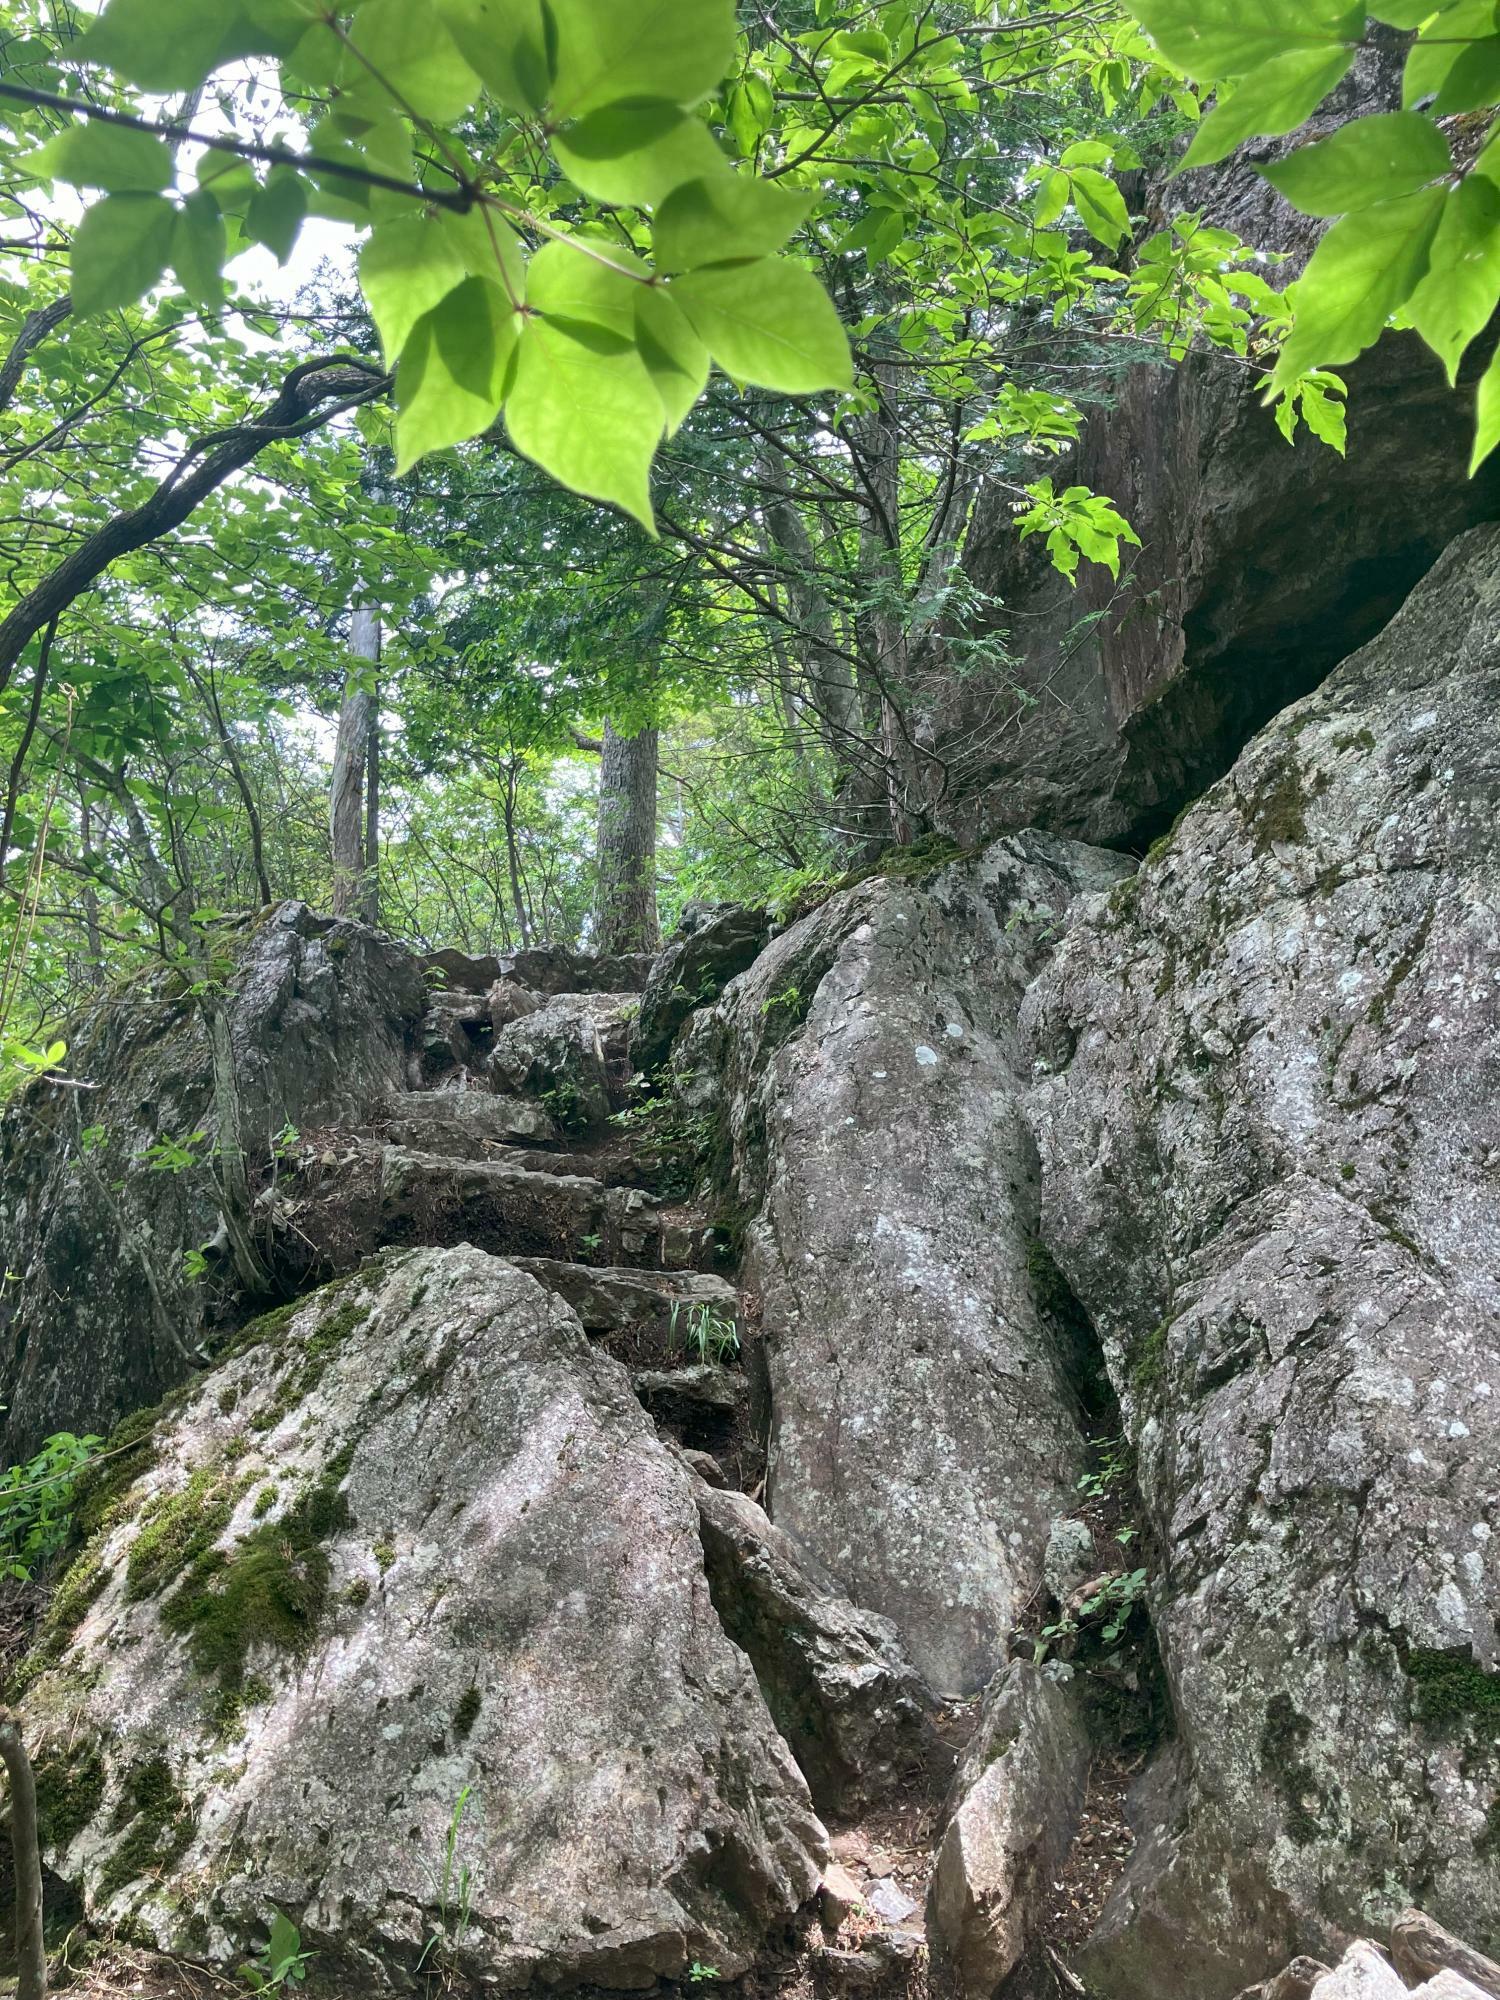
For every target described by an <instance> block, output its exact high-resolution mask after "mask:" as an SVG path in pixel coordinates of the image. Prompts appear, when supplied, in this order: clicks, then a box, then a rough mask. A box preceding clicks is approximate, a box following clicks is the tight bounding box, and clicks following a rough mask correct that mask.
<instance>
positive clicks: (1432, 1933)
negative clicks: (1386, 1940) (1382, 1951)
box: [1391, 1910, 1500, 2000]
mask: <svg viewBox="0 0 1500 2000" xmlns="http://www.w3.org/2000/svg"><path fill="white" fill-rule="evenodd" d="M1391 1959H1392V1962H1393V1963H1394V1965H1395V1967H1396V1970H1397V1971H1398V1972H1399V1973H1400V1974H1401V1976H1402V1978H1403V1979H1404V1980H1405V1981H1406V1983H1407V1984H1408V1985H1409V1986H1415V1985H1416V1984H1417V1983H1418V1981H1419V1980H1423V1979H1428V1978H1432V1977H1435V1976H1436V1975H1437V1974H1438V1973H1441V1972H1453V1973H1457V1974H1458V1975H1459V1976H1460V1977H1461V1978H1463V1979H1465V1980H1466V1981H1467V1982H1468V1983H1469V1984H1470V1985H1471V1986H1475V1987H1477V1988H1478V1989H1479V1990H1480V1992H1482V1993H1485V1994H1488V1995H1489V1996H1490V2000H1500V1964H1496V1962H1495V1960H1494V1959H1492V1958H1486V1957H1485V1955H1484V1953H1483V1952H1479V1951H1475V1950H1474V1948H1473V1946H1472V1945H1469V1944H1466V1943H1465V1942H1464V1941H1463V1939H1462V1938H1457V1937H1455V1936H1454V1935H1453V1933H1452V1932H1451V1931H1448V1930H1444V1928H1443V1926H1442V1925H1441V1924H1435V1923H1434V1922H1433V1921H1432V1918H1431V1917H1429V1916H1428V1915H1427V1914H1426V1912H1425V1911H1422V1910H1403V1911H1402V1912H1401V1914H1400V1916H1399V1917H1397V1919H1396V1921H1395V1922H1394V1923H1393V1924H1392V1925H1391Z"/></svg>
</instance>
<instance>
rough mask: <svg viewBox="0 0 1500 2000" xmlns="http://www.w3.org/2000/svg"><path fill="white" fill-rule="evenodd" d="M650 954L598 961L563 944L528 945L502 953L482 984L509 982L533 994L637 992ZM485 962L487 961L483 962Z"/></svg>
mask: <svg viewBox="0 0 1500 2000" xmlns="http://www.w3.org/2000/svg"><path fill="white" fill-rule="evenodd" d="M651 956H652V955H651V953H650V952H622V953H618V954H616V955H614V956H612V957H604V958H598V957H596V956H595V955H594V954H593V953H592V952H586V951H569V950H568V948H567V947H566V946H565V945H560V944H541V945H531V946H529V947H527V948H526V949H524V950H522V951H507V952H502V953H501V954H500V956H499V958H498V959H496V960H495V961H494V966H495V969H494V971H493V972H492V973H491V974H490V979H489V980H488V981H486V985H488V984H490V983H492V982H493V981H494V980H496V979H511V980H514V981H515V982H516V984H517V985H518V986H529V987H530V988H531V990H532V992H533V993H543V994H548V995H551V996H554V997H555V996H556V995H557V994H560V993H640V992H641V991H642V989H643V988H644V986H645V984H646V980H647V978H648V976H649V975H650V971H651ZM486 962H487V963H488V961H486Z"/></svg>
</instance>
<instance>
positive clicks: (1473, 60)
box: [1432, 35, 1500, 118]
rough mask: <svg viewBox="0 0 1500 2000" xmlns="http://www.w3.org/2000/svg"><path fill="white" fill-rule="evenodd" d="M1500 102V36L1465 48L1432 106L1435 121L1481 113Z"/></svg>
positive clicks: (1490, 37)
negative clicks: (1468, 112)
mask: <svg viewBox="0 0 1500 2000" xmlns="http://www.w3.org/2000/svg"><path fill="white" fill-rule="evenodd" d="M1497 99H1500V35H1486V36H1485V38H1484V40H1483V41H1482V42H1473V43H1471V44H1470V46H1469V47H1468V48H1466V49H1464V50H1463V51H1462V52H1461V53H1460V55H1459V58H1458V61H1457V62H1456V63H1455V64H1454V65H1453V67H1452V69H1450V70H1449V72H1448V74H1447V76H1446V77H1445V78H1444V80H1443V87H1442V89H1441V90H1440V91H1439V92H1438V94H1437V97H1436V99H1435V101H1434V103H1433V106H1432V115H1433V117H1434V118H1451V117H1453V116H1454V115H1455V114H1456V113H1458V112H1461V111H1478V110H1480V109H1481V108H1482V107H1483V106H1486V105H1490V104H1494V103H1495V102H1496V100H1497Z"/></svg>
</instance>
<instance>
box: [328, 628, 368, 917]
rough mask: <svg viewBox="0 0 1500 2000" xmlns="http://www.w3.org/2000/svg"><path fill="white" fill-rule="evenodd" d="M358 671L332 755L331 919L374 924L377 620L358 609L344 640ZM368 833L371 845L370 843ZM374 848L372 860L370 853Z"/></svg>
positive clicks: (348, 687) (348, 690)
mask: <svg viewBox="0 0 1500 2000" xmlns="http://www.w3.org/2000/svg"><path fill="white" fill-rule="evenodd" d="M349 650H350V652H351V653H352V654H353V655H354V658H355V660H356V662H358V664H357V665H355V666H354V667H353V668H352V669H351V671H350V674H349V678H348V680H347V682H346V683H345V687H344V700H343V706H342V707H341V708H340V709H339V733H338V737H337V740H336V742H335V744H334V751H333V783H332V786H331V788H330V798H329V807H328V827H329V834H330V837H331V840H332V846H333V913H334V915H335V916H336V917H363V918H364V919H365V920H366V921H367V922H371V923H373V922H374V920H375V916H376V914H377V911H378V903H379V884H378V881H377V879H376V867H375V863H376V862H378V858H379V826H378V823H377V824H375V825H374V827H373V828H372V825H371V821H372V818H373V812H372V807H374V808H376V809H378V801H379V781H378V778H376V777H374V776H373V775H372V773H371V766H372V762H373V758H372V749H373V744H374V733H375V715H376V707H377V699H376V695H375V692H374V689H373V686H372V684H371V678H370V675H369V672H368V668H369V667H370V666H371V665H373V664H374V663H375V662H376V661H378V660H379V658H380V614H379V612H378V611H376V610H374V609H372V608H371V607H370V606H369V605H365V604H361V605H359V606H358V607H357V608H356V610H355V613H354V622H353V625H352V627H351V630H350V634H349ZM372 832H373V836H374V838H373V841H372ZM372 845H373V847H374V855H373V857H372V853H371V849H372Z"/></svg>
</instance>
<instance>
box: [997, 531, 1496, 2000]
mask: <svg viewBox="0 0 1500 2000" xmlns="http://www.w3.org/2000/svg"><path fill="white" fill-rule="evenodd" d="M1497 714H1500V529H1494V528H1490V529H1481V530H1476V531H1474V532H1473V533H1471V534H1469V535H1467V536H1465V537H1463V538H1462V539H1460V540H1459V541H1458V542H1457V543H1456V544H1455V545H1454V546H1453V548H1451V549H1450V550H1449V551H1448V553H1447V554H1446V556H1445V557H1444V559H1443V560H1442V562H1441V563H1439V564H1438V566H1437V567H1436V568H1435V569H1434V571H1433V572H1432V574H1431V575H1430V576H1429V577H1428V578H1427V580H1426V581H1425V583H1424V584H1423V585H1422V586H1421V588H1420V589H1419V590H1417V591H1416V592H1415V593H1414V594H1413V596H1412V598H1411V599H1410V601H1409V602H1408V603H1407V605H1406V606H1405V607H1404V608H1403V609H1402V611H1401V612H1400V613H1399V614H1398V616H1397V617H1396V618H1395V619H1394V620H1393V621H1392V623H1391V624H1390V626H1389V627H1388V628H1387V629H1386V631H1385V632H1383V633H1382V634H1381V635H1380V637H1379V638H1378V639H1376V640H1375V641H1373V642H1372V643H1371V644H1370V645H1368V646H1366V647H1365V648H1364V649H1363V650H1362V651H1361V652H1359V653H1357V654H1356V655H1355V656H1354V657H1353V658H1351V659H1350V660H1348V661H1346V662H1345V663H1344V665H1343V666H1341V667H1340V668H1339V669H1338V670H1337V672H1336V673H1334V674H1333V675H1332V677H1331V678H1330V679H1329V680H1328V682H1327V683H1326V685H1325V686H1324V687H1323V688H1322V689H1321V690H1320V691H1319V692H1318V693H1317V694H1316V695H1314V696H1312V697H1310V698H1308V699H1306V700H1304V701H1302V702H1300V703H1299V704H1297V705H1296V706H1295V707H1294V708H1292V709H1290V710H1288V711H1287V712H1286V713H1285V714H1284V715H1283V716H1281V717H1280V718H1278V720H1277V721H1276V722H1275V723H1274V724H1273V725H1272V726H1271V727H1270V728H1269V729H1268V730H1266V731H1265V732H1264V733H1263V734H1262V735H1261V736H1259V737H1258V738H1257V739H1256V740H1255V741H1254V742H1253V743H1252V744H1251V745H1250V746H1249V748H1248V749H1247V750H1246V751H1245V753H1244V754H1243V756H1242V757H1241V758H1240V760H1239V762H1238V763H1237V764H1236V766H1235V767H1234V769H1233V771H1232V772H1231V773H1230V775H1229V776H1228V777H1227V778H1226V779H1224V780H1223V781H1222V782H1221V783H1220V784H1218V785H1216V786H1215V787H1214V788H1213V789H1212V790H1211V791H1210V792H1209V793H1208V794H1207V796H1206V797H1205V798H1204V799H1203V801H1202V802H1201V803H1200V804H1198V805H1197V806H1195V807H1194V808H1193V810H1192V811H1191V812H1190V813H1188V815H1187V816H1186V817H1185V819H1184V820H1183V822H1182V823H1181V825H1180V826H1179V828H1178V829H1177V831H1176V833H1175V835H1174V837H1173V838H1172V840H1171V841H1170V842H1169V843H1167V844H1166V845H1165V847H1164V848H1163V850H1162V851H1160V852H1158V853H1157V854H1156V855H1155V856H1154V857H1153V858H1152V859H1151V860H1150V861H1149V862H1148V864H1147V865H1146V867H1145V868H1144V869H1143V870H1142V872H1141V874H1140V876H1139V877H1138V878H1137V879H1136V880H1135V881H1133V882H1131V883H1129V884H1126V885H1124V886H1123V887H1121V888H1119V889H1117V890H1116V891H1115V892H1114V893H1113V895H1112V896H1111V897H1110V898H1109V899H1108V900H1107V901H1101V902H1100V903H1099V904H1098V905H1096V906H1095V908H1094V910H1093V913H1092V914H1091V915H1090V916H1089V917H1088V919H1087V920H1086V921H1084V922H1082V923H1081V924H1079V925H1078V926H1077V927H1076V928H1075V929H1074V931H1073V932H1072V934H1071V935H1070V936H1069V937H1068V938H1067V939H1066V940H1065V942H1064V943H1063V945H1062V947H1061V949H1060V951H1059V953H1058V955H1057V957H1056V959H1055V960H1054V962H1053V964H1052V965H1051V966H1050V967H1049V968H1048V969H1047V970H1046V971H1045V972H1044V973H1043V975H1042V977H1041V979H1040V981H1039V982H1038V985H1037V987H1036V989H1035V990H1034V992H1033V994H1032V996H1031V998H1030V1000H1029V1001H1028V1005H1027V1021H1028V1026H1029V1027H1030V1029H1031V1030H1032V1032H1033V1034H1034V1037H1035V1041H1036V1046H1037V1049H1038V1051H1039V1055H1040V1066H1041V1080H1040V1081H1039V1082H1038V1084H1037V1086H1036V1089H1035V1092H1034V1095H1033V1097H1032V1099H1031V1105H1030V1110H1031V1117H1032V1122H1033V1125H1034V1129H1035V1132H1036V1135H1037V1140H1038V1143H1039V1146H1040V1150H1041V1157H1042V1164H1043V1201H1042V1215H1043V1229H1044V1233H1045V1237H1046V1240H1047V1243H1048V1245H1049V1247H1050V1249H1051V1250H1052V1252H1053V1254H1054V1255H1055V1257H1056V1259H1057V1261H1058V1263H1059V1264H1060V1265H1061V1267H1062V1269H1063V1271H1064V1272H1065V1273H1066V1275H1067V1277H1068V1279H1069V1281H1070V1282H1071V1284H1072V1286H1073V1288H1074V1290H1075V1292H1076V1293H1077V1296H1078V1298H1079V1299H1080V1300H1081V1301H1082V1302H1083V1304H1084V1305H1085V1306H1086V1307H1087V1309H1088V1310H1089V1312H1090V1313H1091V1314H1092V1315H1093V1318H1094V1321H1095V1324H1096V1326H1097V1327H1098V1330H1099V1332H1100V1334H1101V1336H1102V1339H1103V1343H1104V1347H1105V1352H1106V1357H1107V1360H1108V1364H1109V1368H1110V1373H1111V1376H1112V1378H1113V1380H1114V1383H1115V1386H1116V1389H1117V1390H1118V1392H1119V1396H1120V1400H1121V1404H1122V1406H1123V1409H1124V1412H1125V1416H1126V1421H1127V1425H1128V1429H1129V1433H1130V1436H1131V1438H1132V1439H1133V1441H1134V1444H1135V1446H1136V1449H1137V1452H1138V1455H1139V1469H1140V1483H1141V1489H1142V1492H1143V1494H1144V1497H1145V1501H1146V1504H1147V1507H1148V1510H1149V1515H1150V1519H1151V1524H1152V1527H1153V1529H1154V1532H1155V1535H1156V1537H1157V1538H1158V1540H1159V1544H1160V1548H1161V1551H1162V1556H1161V1566H1160V1570H1159V1573H1158V1575H1157V1576H1156V1578H1155V1582H1154V1592H1155V1596H1154V1604H1153V1614H1154V1619H1155V1625H1156V1631H1157V1636H1158V1639H1159V1642H1160V1645H1161V1650H1162V1657H1163V1661H1164V1664H1165V1668H1166V1673H1167V1676H1168V1681H1169V1684H1170V1690H1171V1698H1172V1708H1173V1714H1174V1718H1175V1725H1176V1729H1177V1732H1178V1737H1179V1745H1178V1750H1177V1753H1176V1755H1177V1758H1178V1768H1179V1771H1180V1782H1179V1783H1178V1784H1176V1786H1175V1788H1174V1787H1173V1786H1172V1785H1171V1784H1168V1783H1166V1782H1163V1783H1161V1784H1158V1786H1157V1787H1156V1791H1155V1794H1154V1799H1155V1803H1154V1805H1153V1806H1152V1807H1151V1809H1150V1810H1149V1811H1148V1812H1145V1816H1144V1818H1143V1824H1142V1827H1141V1836H1142V1837H1141V1842H1140V1845H1139V1847H1138V1849H1137V1853H1136V1856H1135V1858H1134V1860H1133V1862H1132V1865H1131V1868H1130V1870H1129V1871H1128V1874H1127V1877H1126V1881H1125V1883H1124V1884H1123V1886H1122V1888H1121V1891H1120V1893H1119V1894H1118V1896H1117V1897H1116V1899H1115V1902H1114V1904H1113V1906H1112V1908H1111V1910H1110V1912H1109V1913H1108V1914H1107V1916H1106V1919H1105V1922H1104V1924H1103V1926H1102V1928H1101V1932H1100V1935H1099V1938H1098V1940H1097V1942H1096V1945H1095V1947H1094V1951H1093V1954H1092V1957H1091V1960H1090V1969H1091V1974H1092V1976H1093V1977H1094V1978H1096V1979H1097V1981H1098V1983H1099V1984H1100V1986H1101V1987H1102V1988H1104V1989H1105V1990H1107V1991H1109V1992H1110V1994H1111V1995H1112V1996H1114V2000H1134V1996H1137V1995H1141V1996H1144V1995H1146V1994H1148V1993H1149V1994H1155V1993H1157V1992H1158V1991H1159V1971H1160V1966H1161V1964H1162V1963H1163V1962H1164V1960H1165V1958H1166V1957H1167V1956H1168V1955H1170V1961H1171V1962H1172V1963H1173V1964H1174V1965H1175V1966H1176V1967H1177V1968H1178V1969H1179V1974H1180V1978H1181V1983H1182V1986H1183V1990H1191V1991H1192V1992H1193V1993H1194V1994H1195V1995H1201V1996H1203V2000H1216V1996H1219V1995H1225V1994H1229V1993H1232V1992H1234V1991H1236V1990H1237V1988H1238V1987H1240V1986H1241V1985H1244V1984H1245V1983H1247V1982H1248V1981H1250V1980H1253V1979H1258V1978H1262V1977H1264V1976H1265V1974H1266V1973H1267V1971H1268V1969H1269V1968H1271V1967H1273V1966H1275V1965H1277V1964H1280V1963H1283V1962H1285V1961H1286V1960H1287V1959H1288V1958H1290V1957H1292V1956H1293V1955H1294V1954H1295V1953H1296V1952H1298V1951H1309V1950H1310V1951H1313V1952H1314V1953H1315V1954H1316V1955H1317V1956H1319V1957H1324V1958H1329V1957H1330V1956H1336V1955H1337V1948H1338V1947H1339V1946H1340V1941H1341V1938H1342V1937H1343V1936H1346V1935H1348V1934H1349V1933H1351V1932H1357V1931H1358V1930H1360V1929H1361V1928H1364V1927H1365V1926H1367V1925H1368V1923H1369V1921H1370V1919H1371V1917H1372V1916H1374V1917H1377V1918H1378V1917H1379V1916H1380V1915H1381V1914H1382V1910H1381V1906H1382V1905H1386V1906H1387V1913H1388V1911H1389V1908H1390V1907H1395V1906H1399V1905H1400V1904H1402V1903H1405V1902H1407V1901H1409V1900H1413V1899H1414V1898H1415V1896H1416V1895H1417V1894H1418V1892H1420V1898H1421V1901H1422V1903H1423V1905H1424V1907H1425V1908H1427V1909H1428V1910H1429V1911H1430V1912H1431V1913H1432V1915H1433V1916H1435V1917H1436V1918H1437V1919H1439V1920H1440V1921H1443V1922H1447V1923H1450V1924H1452V1925H1453V1926H1454V1927H1455V1928H1457V1929H1459V1930H1461V1931H1462V1932H1464V1933H1465V1934H1466V1935H1467V1936H1469V1937H1470V1938H1471V1939H1472V1940H1473V1942H1474V1944H1475V1945H1476V1946H1477V1947H1478V1948H1479V1949H1481V1950H1489V1949H1493V1947H1494V1944H1495V1942H1496V1939H1497V1937H1500V1869H1497V1866H1496V1847H1495V1843H1496V1838H1497V1828H1500V1745H1497V1742H1496V1737H1495V1728H1494V1723H1495V1716H1496V1714H1497V1712H1500V1652H1497V1639H1496V1619H1497V1614H1500V1570H1497V1556H1496V1546H1497V1545H1496V1532H1497V1529H1500V1483H1497V1466H1500V1277H1497V1274H1500V823H1497V819H1496V812H1495V801H1496V799H1497V797H1500V727H1497V722H1496V717H1497Z"/></svg>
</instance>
